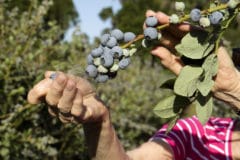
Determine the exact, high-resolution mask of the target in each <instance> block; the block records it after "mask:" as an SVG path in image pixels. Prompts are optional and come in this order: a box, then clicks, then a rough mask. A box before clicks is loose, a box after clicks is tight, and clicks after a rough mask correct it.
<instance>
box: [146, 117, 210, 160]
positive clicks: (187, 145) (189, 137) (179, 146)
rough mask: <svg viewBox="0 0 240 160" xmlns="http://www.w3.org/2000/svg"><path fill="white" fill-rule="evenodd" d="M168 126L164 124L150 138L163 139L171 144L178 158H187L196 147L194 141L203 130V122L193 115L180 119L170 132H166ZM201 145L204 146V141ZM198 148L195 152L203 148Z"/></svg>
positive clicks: (177, 159) (183, 159) (179, 159)
mask: <svg viewBox="0 0 240 160" xmlns="http://www.w3.org/2000/svg"><path fill="white" fill-rule="evenodd" d="M167 127H168V126H167V125H164V126H163V127H162V128H161V129H160V130H159V131H157V132H156V133H155V135H154V136H153V137H152V138H151V139H150V140H153V141H154V140H157V139H161V140H162V141H164V142H166V143H167V144H169V145H170V146H171V148H172V150H173V153H174V157H175V159H176V160H185V159H186V158H187V156H188V155H189V152H191V151H190V150H192V148H193V147H194V146H193V141H194V144H195V143H196V141H195V139H196V137H198V136H199V135H200V132H202V131H203V128H202V126H201V124H200V123H199V121H198V120H197V119H195V118H193V117H191V118H186V119H181V120H178V121H177V123H176V125H175V126H174V127H173V129H172V130H171V131H170V132H169V133H168V134H166V130H167ZM198 142H199V141H198ZM199 143H200V142H199ZM199 145H200V146H204V143H203V142H202V143H200V144H199ZM199 145H198V146H199ZM196 148H197V149H196V150H195V152H198V151H199V149H201V147H200V148H199V147H196ZM201 156H202V155H201V154H200V153H199V156H197V157H196V158H199V157H200V158H201ZM203 159H205V158H203Z"/></svg>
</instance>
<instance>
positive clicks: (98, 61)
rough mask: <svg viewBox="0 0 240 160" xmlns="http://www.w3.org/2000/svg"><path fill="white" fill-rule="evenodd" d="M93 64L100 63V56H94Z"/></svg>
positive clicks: (97, 64)
mask: <svg viewBox="0 0 240 160" xmlns="http://www.w3.org/2000/svg"><path fill="white" fill-rule="evenodd" d="M93 64H94V65H95V66H99V65H101V58H100V57H98V58H94V59H93Z"/></svg>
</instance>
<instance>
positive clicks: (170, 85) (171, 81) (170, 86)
mask: <svg viewBox="0 0 240 160" xmlns="http://www.w3.org/2000/svg"><path fill="white" fill-rule="evenodd" d="M175 81H176V78H172V79H168V80H166V81H165V82H164V83H163V84H162V85H161V86H160V88H163V89H172V90H173V87H174V83H175Z"/></svg>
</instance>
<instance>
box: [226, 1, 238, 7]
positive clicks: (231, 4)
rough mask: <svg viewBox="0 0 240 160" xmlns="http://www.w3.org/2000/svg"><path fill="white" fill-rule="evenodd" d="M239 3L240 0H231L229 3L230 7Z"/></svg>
mask: <svg viewBox="0 0 240 160" xmlns="http://www.w3.org/2000/svg"><path fill="white" fill-rule="evenodd" d="M239 3H240V1H239V0H229V2H228V3H227V4H228V7H229V8H236V7H237V5H238V4H239Z"/></svg>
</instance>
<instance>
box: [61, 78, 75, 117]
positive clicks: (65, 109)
mask: <svg viewBox="0 0 240 160" xmlns="http://www.w3.org/2000/svg"><path fill="white" fill-rule="evenodd" d="M76 91H77V88H76V83H75V82H74V81H73V80H68V82H67V84H66V87H65V88H64V90H63V94H62V97H61V99H60V100H59V103H58V108H59V110H60V112H62V113H69V112H70V111H71V108H72V104H73V100H74V98H75V95H76Z"/></svg>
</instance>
